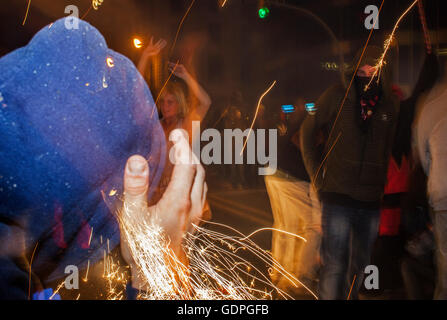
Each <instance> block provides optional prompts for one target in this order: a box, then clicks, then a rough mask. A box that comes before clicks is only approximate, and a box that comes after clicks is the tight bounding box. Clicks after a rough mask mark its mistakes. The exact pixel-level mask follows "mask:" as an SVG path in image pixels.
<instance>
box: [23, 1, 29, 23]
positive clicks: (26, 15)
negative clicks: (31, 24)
mask: <svg viewBox="0 0 447 320" xmlns="http://www.w3.org/2000/svg"><path fill="white" fill-rule="evenodd" d="M30 5H31V0H28V6H27V7H26V14H25V18H24V19H23V22H22V26H24V25H25V22H26V19H27V18H28V12H29V7H30Z"/></svg>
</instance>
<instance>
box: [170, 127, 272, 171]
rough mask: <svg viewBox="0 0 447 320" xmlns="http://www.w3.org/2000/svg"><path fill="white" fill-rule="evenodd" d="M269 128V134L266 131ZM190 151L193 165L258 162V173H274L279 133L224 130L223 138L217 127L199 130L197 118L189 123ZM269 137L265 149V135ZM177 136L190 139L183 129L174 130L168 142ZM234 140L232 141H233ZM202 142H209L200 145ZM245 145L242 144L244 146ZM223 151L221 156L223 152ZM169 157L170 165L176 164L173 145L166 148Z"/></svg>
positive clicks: (177, 138) (174, 140)
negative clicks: (190, 132) (190, 131)
mask: <svg viewBox="0 0 447 320" xmlns="http://www.w3.org/2000/svg"><path fill="white" fill-rule="evenodd" d="M267 131H268V135H266V132H267ZM192 136H193V139H192V151H193V153H194V155H195V157H191V158H190V159H188V160H189V162H190V163H193V164H199V163H202V164H205V165H210V164H244V155H246V159H245V160H246V163H245V164H257V165H260V166H265V167H259V168H258V174H259V175H262V176H265V175H273V174H275V172H276V169H277V164H278V160H277V159H278V146H277V144H278V135H277V129H268V130H267V129H257V130H251V129H246V130H244V131H242V130H241V129H224V132H223V137H222V134H221V133H220V131H219V130H217V129H213V128H210V129H206V130H204V131H203V132H202V133H201V131H200V121H193V122H192ZM267 136H268V150H267V145H266V140H267V139H266V138H267ZM179 139H186V140H187V141H189V135H188V133H187V132H186V130H182V129H179V130H173V131H172V132H171V134H170V135H169V141H172V142H174V143H175V142H178V141H179ZM233 141H234V143H233ZM201 142H208V143H207V144H206V145H205V146H203V147H202V146H201ZM244 145H245V147H244ZM222 151H223V155H222ZM169 160H170V161H171V163H172V164H176V163H178V161H177V160H176V158H175V148H171V150H169Z"/></svg>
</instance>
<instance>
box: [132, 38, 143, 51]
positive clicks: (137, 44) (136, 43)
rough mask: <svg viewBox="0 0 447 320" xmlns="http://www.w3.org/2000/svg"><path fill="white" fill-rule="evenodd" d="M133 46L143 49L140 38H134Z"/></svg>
mask: <svg viewBox="0 0 447 320" xmlns="http://www.w3.org/2000/svg"><path fill="white" fill-rule="evenodd" d="M133 45H134V46H135V48H137V49H140V48H141V47H143V42H141V40H140V39H138V38H134V39H133Z"/></svg>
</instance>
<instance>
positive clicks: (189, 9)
mask: <svg viewBox="0 0 447 320" xmlns="http://www.w3.org/2000/svg"><path fill="white" fill-rule="evenodd" d="M194 2H196V0H192V1H191V4H190V5H189V8H188V10H186V13H185V14H184V15H183V18H182V20H180V23H179V26H178V28H177V33H176V34H175V38H174V43H173V44H172V47H171V54H172V52H173V51H174V47H175V45H176V43H177V39H178V35H179V33H180V29H181V28H182V26H183V23H184V22H185V19H186V17H187V16H188V14H189V12H190V11H191V8H192V6H193V5H194Z"/></svg>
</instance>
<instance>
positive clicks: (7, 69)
mask: <svg viewBox="0 0 447 320" xmlns="http://www.w3.org/2000/svg"><path fill="white" fill-rule="evenodd" d="M64 20H65V19H60V20H58V21H56V22H55V23H54V24H51V25H49V26H46V27H45V28H43V29H42V30H41V31H39V32H38V33H37V34H36V35H35V36H34V38H33V39H32V40H31V41H30V43H29V44H28V45H27V46H25V47H23V48H20V49H18V50H16V51H14V52H12V53H10V54H8V55H6V56H5V57H3V58H1V59H0V126H1V131H0V215H1V217H0V218H3V219H4V220H7V221H14V223H18V224H20V225H21V226H22V227H23V228H24V229H25V234H26V239H25V244H26V246H25V247H26V250H27V251H28V252H29V251H30V250H32V249H33V248H34V246H35V245H36V244H37V243H38V245H37V250H36V256H35V258H34V261H33V271H34V272H35V273H36V274H37V275H38V276H42V277H43V278H44V279H47V280H48V281H50V280H54V279H57V278H60V277H63V276H64V269H65V267H66V266H67V265H76V266H78V267H79V268H83V267H85V266H86V264H87V261H88V260H90V263H94V262H95V261H97V260H98V259H99V258H101V257H102V255H103V250H104V248H106V247H107V239H109V247H110V249H113V248H114V247H115V246H116V245H118V244H119V228H118V224H117V221H116V219H115V216H114V212H112V211H113V210H110V208H111V206H110V205H112V207H113V202H114V200H115V199H118V198H119V195H120V194H121V193H122V177H123V170H124V166H125V164H126V160H127V159H128V157H130V156H131V155H133V154H140V155H143V156H146V157H147V159H148V160H149V164H150V173H151V174H150V177H151V178H150V194H149V196H150V195H151V193H152V191H153V190H154V189H155V187H156V186H157V184H158V181H159V178H160V175H161V172H162V170H163V165H164V164H163V162H164V159H165V137H164V133H163V130H162V128H161V126H160V123H159V120H158V114H157V110H156V107H155V104H154V101H153V98H152V95H151V92H150V90H149V88H148V87H147V85H146V83H145V81H144V80H143V78H142V77H141V75H140V74H139V73H138V71H137V69H136V68H135V66H134V64H133V63H132V62H131V61H130V60H129V59H127V58H126V57H124V56H122V55H120V54H118V53H116V52H114V51H113V50H110V49H108V48H107V44H106V42H105V40H104V38H103V37H102V35H101V34H100V33H99V32H98V30H96V29H95V28H93V27H92V26H91V25H89V24H88V23H86V22H84V21H79V29H73V30H68V29H66V28H65V24H64ZM92 230H93V231H92ZM90 235H92V237H91V239H90ZM3 236H4V234H3V235H2V234H1V233H0V241H1V240H2V237H3ZM101 240H102V241H101Z"/></svg>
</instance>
